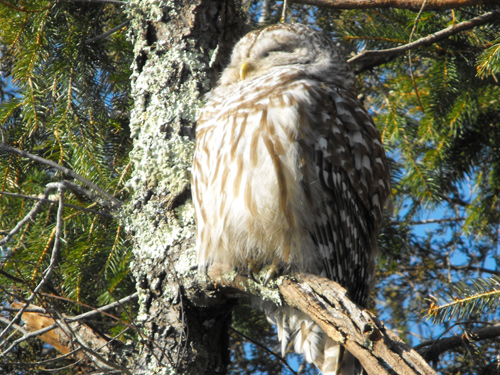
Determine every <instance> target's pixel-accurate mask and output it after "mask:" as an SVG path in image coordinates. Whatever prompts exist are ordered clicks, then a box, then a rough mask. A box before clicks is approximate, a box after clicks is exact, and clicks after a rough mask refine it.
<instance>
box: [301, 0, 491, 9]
mask: <svg viewBox="0 0 500 375" xmlns="http://www.w3.org/2000/svg"><path fill="white" fill-rule="evenodd" d="M291 2H292V3H297V4H307V5H314V6H317V7H322V8H329V9H373V8H398V9H410V10H413V11H418V10H420V9H421V8H422V4H423V3H424V0H291ZM480 4H500V1H499V0H427V1H426V3H425V10H437V9H442V10H444V9H455V8H461V7H466V6H475V5H480Z"/></svg>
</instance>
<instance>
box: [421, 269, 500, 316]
mask: <svg viewBox="0 0 500 375" xmlns="http://www.w3.org/2000/svg"><path fill="white" fill-rule="evenodd" d="M441 299H442V300H448V301H450V302H446V303H443V304H441V305H439V304H438V300H437V299H436V300H435V301H433V302H432V303H431V306H430V307H429V310H428V315H429V316H430V317H431V318H432V319H433V320H434V321H435V322H442V321H444V320H445V319H452V318H456V319H460V320H463V319H466V318H468V317H469V316H471V315H473V314H481V313H482V312H484V311H485V310H487V309H493V308H497V307H498V306H499V305H500V277H498V276H493V277H492V278H489V279H483V278H477V279H474V280H472V283H471V284H470V285H468V284H466V283H465V282H458V283H453V284H450V291H449V292H447V293H446V296H445V297H444V298H441Z"/></svg>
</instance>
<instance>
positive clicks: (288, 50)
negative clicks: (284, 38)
mask: <svg viewBox="0 0 500 375" xmlns="http://www.w3.org/2000/svg"><path fill="white" fill-rule="evenodd" d="M293 51H295V46H291V45H289V44H282V45H278V46H274V47H272V48H270V49H268V50H266V51H264V52H263V53H262V55H261V56H262V57H264V58H265V57H268V56H269V55H271V54H273V53H278V52H285V53H291V52H293Z"/></svg>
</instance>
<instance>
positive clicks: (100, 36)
mask: <svg viewBox="0 0 500 375" xmlns="http://www.w3.org/2000/svg"><path fill="white" fill-rule="evenodd" d="M129 23H130V20H126V21H125V22H122V23H121V24H119V25H118V26H115V27H113V28H112V29H111V30H109V31H106V32H105V33H104V34H101V35H98V36H95V37H93V38H90V39H87V40H86V41H85V44H90V43H94V42H97V41H98V40H100V39H104V38H107V37H108V36H110V35H111V34H113V33H115V32H117V31H118V30H120V29H122V28H124V27H125V26H127V25H128V24H129Z"/></svg>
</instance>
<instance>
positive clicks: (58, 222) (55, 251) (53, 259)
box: [0, 183, 65, 338]
mask: <svg viewBox="0 0 500 375" xmlns="http://www.w3.org/2000/svg"><path fill="white" fill-rule="evenodd" d="M48 185H50V184H48ZM54 185H57V189H58V193H59V206H58V208H57V219H56V228H55V238H54V246H53V247H52V254H51V256H50V262H49V266H48V267H47V268H46V269H45V271H44V272H43V276H42V280H40V282H39V283H38V285H37V286H36V287H35V289H34V290H33V292H32V293H31V295H30V296H29V297H28V298H26V300H25V302H26V304H25V305H24V306H23V308H22V309H21V310H19V312H18V313H17V314H16V316H15V317H14V319H12V320H11V322H10V323H9V324H8V325H7V327H5V328H4V330H3V331H2V332H1V333H0V338H2V337H4V335H5V334H6V333H7V332H8V331H9V330H10V328H11V327H12V325H13V324H15V323H16V322H17V321H18V319H19V318H20V317H21V315H22V314H23V313H24V311H25V310H26V309H27V308H28V307H29V305H30V303H31V302H33V300H34V299H35V297H36V296H37V294H38V292H39V291H40V289H42V287H43V286H44V285H45V284H46V283H47V281H48V280H49V278H50V275H52V272H53V271H54V267H55V265H56V259H57V255H58V254H59V248H60V244H61V236H62V232H63V228H62V226H63V212H64V189H65V187H64V185H63V184H61V183H55V184H54Z"/></svg>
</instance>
